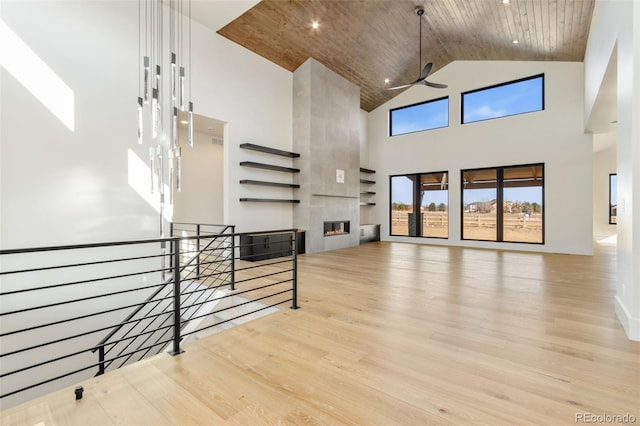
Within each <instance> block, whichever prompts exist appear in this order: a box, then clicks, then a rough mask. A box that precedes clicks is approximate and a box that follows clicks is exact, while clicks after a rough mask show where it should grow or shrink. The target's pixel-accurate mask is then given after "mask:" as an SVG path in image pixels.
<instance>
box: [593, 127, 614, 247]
mask: <svg viewBox="0 0 640 426" xmlns="http://www.w3.org/2000/svg"><path fill="white" fill-rule="evenodd" d="M615 138H616V134H615V133H602V134H594V135H593V139H594V145H598V144H600V143H601V142H600V141H602V140H608V139H613V142H614V143H613V144H607V146H608V148H605V149H602V150H599V151H596V152H594V153H593V238H594V240H595V241H601V240H606V239H607V238H609V237H611V236H613V235H616V225H610V224H609V174H611V173H616V146H615Z"/></svg>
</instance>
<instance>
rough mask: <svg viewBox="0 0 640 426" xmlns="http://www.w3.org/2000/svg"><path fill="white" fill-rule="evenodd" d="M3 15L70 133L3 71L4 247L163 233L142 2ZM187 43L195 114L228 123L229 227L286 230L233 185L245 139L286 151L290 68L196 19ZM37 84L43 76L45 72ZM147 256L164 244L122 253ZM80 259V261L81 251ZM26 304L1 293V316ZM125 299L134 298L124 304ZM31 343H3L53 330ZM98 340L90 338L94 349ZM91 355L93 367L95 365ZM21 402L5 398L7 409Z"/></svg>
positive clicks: (37, 4)
mask: <svg viewBox="0 0 640 426" xmlns="http://www.w3.org/2000/svg"><path fill="white" fill-rule="evenodd" d="M238 3H240V2H210V3H209V6H208V7H210V8H211V9H217V8H225V7H227V6H229V5H237V4H238ZM1 19H2V23H1V24H2V25H4V24H6V25H7V26H8V27H10V29H11V31H13V32H15V33H16V34H17V36H18V37H19V38H20V39H21V40H22V41H23V42H24V43H26V45H28V47H29V49H31V50H32V51H33V52H34V53H35V55H37V56H38V57H39V58H40V59H41V61H42V63H44V64H46V67H45V68H48V69H49V70H50V71H49V73H50V74H53V73H55V75H56V76H57V80H56V78H54V80H56V81H62V82H63V83H64V84H63V85H64V86H67V87H68V88H69V90H70V91H71V92H72V93H73V101H74V102H73V106H74V109H73V112H72V115H71V116H72V117H73V118H74V126H72V127H71V128H69V127H67V126H66V125H65V124H64V123H63V122H62V121H61V120H59V119H58V118H57V117H56V115H54V114H53V113H52V112H51V111H50V110H49V109H48V108H46V107H45V106H43V103H42V102H40V101H39V100H38V99H37V98H36V97H35V96H34V95H32V94H31V92H30V91H28V90H27V89H26V88H25V86H23V85H22V84H21V83H20V82H19V79H18V78H16V77H15V76H14V75H12V74H10V73H9V72H8V71H7V70H6V69H5V68H4V66H3V67H2V68H1V69H0V72H1V75H0V83H1V87H2V91H1V94H0V111H1V112H2V115H1V117H0V169H1V170H0V178H1V179H0V180H1V183H0V185H1V188H0V194H1V199H0V203H1V206H0V212H1V217H2V220H1V224H0V248H2V249H8V248H20V247H32V246H47V245H57V244H73V243H83V242H100V241H113V240H127V239H141V238H152V237H157V236H159V214H158V211H157V192H156V194H154V195H153V196H151V195H150V193H149V186H150V185H149V170H148V168H147V164H148V157H149V146H148V145H146V144H145V145H142V146H139V145H138V144H137V142H136V98H137V96H138V75H139V70H138V60H139V55H138V2H136V1H55V2H52V1H28V2H27V1H8V0H2V9H1ZM192 43H193V46H192V52H193V64H192V76H193V89H192V93H193V101H194V104H195V108H194V109H195V112H196V113H199V114H200V115H205V116H210V117H216V118H219V119H222V120H224V121H226V122H227V123H228V125H227V135H226V139H225V144H226V147H227V148H228V149H225V153H224V161H225V165H230V167H225V181H226V186H225V188H224V197H225V198H226V199H227V201H228V202H227V203H225V211H224V214H223V216H224V217H223V219H224V222H226V223H232V224H238V225H239V227H238V230H243V229H248V228H251V229H268V228H283V227H290V226H291V209H290V206H289V207H287V208H283V207H280V206H269V205H261V206H259V208H256V206H246V205H240V204H239V202H238V197H239V196H241V195H240V194H242V191H243V190H241V189H240V188H239V187H238V186H239V185H238V183H237V181H238V179H239V177H240V176H241V172H240V170H239V169H240V168H239V167H238V166H237V164H238V162H239V161H240V160H241V159H243V156H242V154H241V153H240V150H239V148H238V145H239V144H240V143H242V142H254V143H259V144H264V145H269V146H274V147H278V148H282V149H290V148H291V127H292V126H291V109H292V107H291V105H292V99H291V73H290V72H288V71H286V70H284V69H282V68H280V67H278V66H276V65H274V64H272V63H270V62H268V61H266V60H264V59H262V58H260V57H258V56H256V55H255V54H253V53H251V52H249V51H248V50H246V49H243V48H241V47H239V46H238V45H236V44H234V43H232V42H230V41H228V40H226V39H223V38H222V37H221V36H218V35H217V34H216V33H215V32H214V31H212V30H209V29H206V28H205V27H203V26H202V25H200V24H197V23H195V24H194V25H193V32H192ZM8 46H9V45H8V43H7V39H6V38H5V37H4V36H3V37H2V40H1V42H0V49H2V50H0V52H4V53H6V50H4V49H6V48H7V47H8ZM22 55H23V56H24V54H22ZM29 71H33V68H30V69H29ZM36 80H39V81H44V80H43V79H42V78H41V77H38V78H36ZM48 87H50V85H49V86H48ZM54 99H55V96H54ZM183 149H185V148H184V147H183ZM187 173H189V172H187ZM104 252H107V251H106V250H105V251H104ZM149 252H152V253H154V254H155V253H157V247H156V246H154V247H152V248H150V247H142V248H140V247H137V248H135V249H123V250H118V255H120V256H122V257H125V256H127V255H128V254H131V255H138V256H141V255H145V254H149ZM101 253H102V252H101ZM93 255H94V253H86V254H83V255H82V256H83V258H84V257H91V256H93ZM73 260H75V261H80V259H79V258H78V256H75V257H74V259H73ZM46 261H47V262H51V263H56V262H58V261H69V258H67V257H65V256H64V255H63V254H55V255H48V256H47V257H46ZM19 263H20V264H23V263H24V262H22V260H21V261H20V262H13V261H7V259H3V268H7V269H11V267H12V266H14V265H18V264H19ZM72 263H73V262H72ZM152 263H154V264H153V265H151V266H150V265H148V264H147V265H142V267H148V269H149V270H151V269H157V264H156V263H157V262H152ZM129 267H131V266H129ZM156 275H157V274H146V275H142V276H135V277H134V279H133V278H132V279H130V280H128V281H117V282H110V285H109V287H108V288H109V290H114V291H116V290H119V289H123V288H125V287H128V286H140V285H144V284H145V283H155V282H158V277H157V276H156ZM77 276H78V274H72V273H69V274H65V276H63V277H61V278H60V280H70V281H72V280H73V279H74V278H76V277H77ZM46 279H51V278H50V277H49V276H47V278H46ZM46 279H45V278H42V279H41V277H38V279H37V280H34V282H33V283H32V284H34V283H35V284H43V283H44V284H46ZM22 281H24V280H19V279H18V280H17V281H16V280H11V279H9V278H7V277H3V278H2V284H1V285H2V288H3V289H6V288H13V287H10V286H18V287H17V288H23V287H24V286H25V285H26V284H25V283H24V282H22ZM92 288H95V287H92ZM101 288H102V287H101ZM77 295H78V292H77V289H71V288H70V289H68V290H67V289H65V288H60V289H56V292H55V297H57V298H60V300H69V299H71V298H73V297H76V296H77ZM42 297H45V296H42ZM29 298H30V299H32V300H30V301H29V300H27V302H30V303H28V305H29V306H33V304H34V302H35V303H37V302H38V300H37V298H36V297H29ZM47 298H48V295H47ZM24 299H26V298H25V297H15V298H13V299H12V298H10V297H9V298H8V297H3V298H2V310H3V311H7V310H11V309H14V308H15V307H18V306H21V305H22V304H23V302H25V300H24ZM47 300H49V299H47ZM99 300H100V299H99ZM114 303H116V302H114ZM117 303H120V304H122V303H124V302H122V301H120V300H118V301H117ZM128 303H135V302H134V301H133V300H128ZM106 308H107V306H105V304H104V303H102V302H101V301H100V302H99V303H96V304H91V303H85V304H83V306H82V308H81V309H74V308H73V307H72V306H71V307H69V308H67V309H68V310H73V311H74V312H75V313H78V312H81V313H84V312H87V311H88V312H93V311H96V310H98V309H106ZM38 313H39V315H32V316H29V320H30V321H36V320H37V321H39V322H40V323H46V322H49V321H54V320H55V319H58V318H60V315H62V316H63V317H64V315H65V314H66V317H68V316H69V315H72V314H73V312H71V313H65V312H63V313H60V312H57V313H55V314H56V315H58V316H56V317H55V318H54V317H53V316H52V315H53V314H54V313H53V312H52V311H51V310H47V311H46V312H45V310H42V311H39V312H38ZM125 315H126V312H117V313H115V314H113V316H115V317H116V318H115V321H116V322H117V320H118V318H123V317H124V316H125ZM83 323H84V324H85V325H87V324H88V325H91V326H92V327H101V326H104V325H105V324H114V318H110V319H105V318H103V319H101V320H98V319H95V318H94V321H92V322H89V321H85V322H83ZM12 327H13V324H12V320H8V319H4V320H3V321H2V323H1V328H2V330H0V331H2V332H5V331H7V330H11V329H13V328H12ZM65 327H66V326H60V327H59V328H65ZM70 330H78V329H77V328H74V326H72V325H70V326H68V327H66V329H65V330H64V331H65V332H69V331H70ZM57 331H58V330H56V332H57ZM36 334H37V335H36ZM27 337H28V338H26V337H24V336H23V335H19V336H18V337H17V338H15V339H12V338H8V337H6V338H3V340H2V345H3V347H7V348H11V347H13V345H14V344H20V345H25V344H27V345H28V344H29V343H30V342H39V341H41V340H42V339H46V338H47V337H48V335H46V334H45V333H42V332H40V333H32V334H31V335H29V336H27ZM98 340H99V337H96V336H93V335H92V336H90V343H89V344H91V342H96V343H97V341H98ZM85 343H86V342H85ZM5 345H6V346H5ZM85 347H86V346H85ZM67 349H68V348H65V350H67ZM42 354H44V356H45V357H46V356H48V354H49V353H48V352H44V351H41V352H40V353H39V355H38V356H42ZM88 356H89V357H90V358H91V360H94V358H95V357H94V355H91V354H89V355H88ZM19 358H23V359H26V357H19ZM18 361H20V360H17V361H16V362H18ZM12 365H13V361H11V364H10V363H9V362H3V363H2V368H3V371H4V369H5V368H12ZM60 371H65V370H64V369H63V368H61V369H60ZM94 373H95V371H88V372H86V374H87V375H93V374H94ZM49 376H50V374H49ZM11 380H13V379H11V378H5V379H3V386H4V385H5V384H6V386H7V387H9V386H10V384H9V383H10V381H11ZM17 380H20V379H19V378H18V379H17ZM78 380H80V378H78V377H77V376H74V377H72V378H71V379H68V380H67V381H66V382H64V381H60V382H59V381H56V382H53V383H52V384H51V386H50V387H44V388H36V389H35V390H34V393H31V394H27V395H26V396H33V395H34V394H38V393H39V392H43V391H50V390H52V389H54V388H55V387H59V386H64V385H65V384H67V385H68V384H70V383H72V382H76V381H78ZM24 397H25V396H24V395H19V396H18V397H16V398H11V400H10V401H7V400H5V401H2V404H3V407H4V406H7V405H5V404H9V405H11V404H14V403H16V402H19V401H20V399H21V398H24Z"/></svg>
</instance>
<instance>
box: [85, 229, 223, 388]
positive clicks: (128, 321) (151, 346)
mask: <svg viewBox="0 0 640 426" xmlns="http://www.w3.org/2000/svg"><path fill="white" fill-rule="evenodd" d="M193 225H195V226H196V227H197V232H196V235H195V236H197V237H198V238H197V239H196V241H197V242H198V243H197V246H198V249H197V250H196V252H195V254H193V256H191V257H190V258H188V260H187V261H186V262H185V263H184V264H181V266H180V268H179V269H180V273H183V272H184V271H185V270H187V269H189V268H190V267H192V266H193V265H194V264H195V265H197V267H196V269H197V270H199V269H200V267H201V266H200V265H201V260H200V259H201V256H202V254H203V253H207V252H209V251H211V250H216V249H219V248H221V246H222V245H223V244H224V243H225V241H224V240H225V239H227V238H229V237H226V236H225V234H226V233H227V231H229V230H230V231H231V233H232V234H233V233H234V231H235V226H233V225H205V224H193ZM174 226H175V225H174V223H173V222H172V223H171V224H170V229H171V234H172V235H171V236H172V237H173V236H175V235H173V233H174V230H175V228H174ZM222 226H224V227H223V229H222V230H221V231H220V233H219V234H217V235H215V236H214V235H211V234H202V233H201V232H202V229H204V228H212V227H222ZM209 231H211V230H210V229H209ZM221 236H222V238H219V237H221ZM231 238H232V237H231ZM203 239H204V240H207V239H210V240H211V241H209V242H208V243H207V244H206V245H205V246H204V247H203V248H199V247H200V242H201V240H203ZM186 241H187V242H188V241H191V240H186ZM214 243H215V244H216V245H215V246H214V247H212V245H214ZM231 245H233V242H232V244H231ZM181 253H182V254H184V252H182V251H181ZM191 253H192V252H191ZM186 254H187V255H188V254H190V252H187V253H186ZM207 256H208V255H207ZM232 257H233V256H231V258H232ZM170 259H171V261H170V262H169V263H170V265H171V267H173V256H170ZM189 274H191V275H192V273H188V276H189ZM169 275H170V276H169V278H167V279H166V280H165V281H164V285H162V286H161V287H159V288H158V289H157V290H156V291H154V292H153V293H152V294H151V295H150V296H149V297H147V299H146V300H145V301H144V302H142V303H140V304H139V305H138V307H137V308H136V309H134V311H133V312H131V313H130V314H129V315H127V317H126V318H125V319H124V320H122V322H121V323H120V324H119V325H117V326H116V327H114V329H113V330H112V331H111V332H110V333H109V334H107V335H106V336H105V337H104V338H103V339H102V340H101V341H100V342H98V344H97V345H96V346H95V348H94V349H93V350H92V352H94V353H95V352H96V351H97V352H98V361H99V367H98V372H97V373H96V376H98V375H101V374H104V373H105V372H106V371H107V369H108V368H109V367H110V366H111V365H112V364H113V363H114V362H115V361H116V360H119V365H118V366H117V367H116V368H120V367H123V366H124V365H126V364H127V363H128V362H129V361H130V360H131V359H133V357H134V355H136V350H137V349H139V348H146V351H144V352H143V353H142V354H141V355H139V356H138V357H137V359H135V361H140V360H142V359H144V358H146V357H147V356H149V354H151V355H154V354H157V353H159V352H161V351H162V350H163V349H164V346H165V345H164V344H163V343H162V339H163V338H165V336H166V335H167V333H168V332H170V331H171V328H170V327H169V326H167V325H166V324H167V322H168V320H170V319H171V316H170V312H169V311H167V309H169V308H171V304H172V301H173V296H172V293H173V286H172V284H173V281H174V279H173V273H171V274H169ZM182 280H184V278H182ZM223 284H230V285H231V287H232V288H233V281H231V283H227V282H223V283H221V284H220V285H219V286H221V285H223ZM163 291H165V293H166V294H165V295H162V296H160V297H159V298H158V296H159V295H160V293H162V292H163ZM154 302H155V303H154ZM163 302H167V304H166V305H165V306H162V307H160V305H161V304H163ZM185 302H186V301H185ZM149 304H153V306H151V307H150V308H149V309H148V310H147V313H146V314H143V315H142V318H139V319H138V320H137V321H136V320H134V318H135V317H136V315H138V314H140V313H141V312H142V310H143V309H144V308H148V305H149ZM158 310H159V311H160V313H158V312H157V311H158ZM153 312H156V314H155V315H152V313H153ZM149 315H152V319H151V320H150V321H148V323H147V324H146V326H144V327H143V328H142V330H140V331H139V333H138V334H142V335H144V336H146V337H144V338H143V339H142V342H139V344H138V347H136V348H132V346H133V344H134V342H135V341H136V339H137V337H135V338H130V337H129V336H130V335H131V333H133V331H134V330H135V329H136V327H137V326H138V325H140V324H141V322H142V321H143V320H145V319H149ZM163 317H164V319H163V320H161V323H160V324H159V325H158V324H156V321H158V320H160V319H161V318H163ZM124 326H129V327H128V330H127V331H126V332H125V333H123V335H121V336H119V338H118V339H117V340H115V341H110V340H111V339H112V338H113V337H114V336H115V335H116V334H117V333H118V332H119V331H120V330H121V329H122V328H123V327H124ZM151 327H155V330H154V331H153V332H149V333H147V330H149V329H150V328H151ZM163 329H164V332H162V333H161V334H160V335H159V336H157V337H156V339H155V341H154V339H153V335H154V333H155V332H156V331H159V330H163ZM138 337H139V336H138ZM126 341H128V343H126V344H125V345H124V347H123V348H121V349H120V351H119V352H118V353H117V355H116V356H115V357H114V358H113V359H112V360H111V361H109V362H105V358H106V356H107V355H108V354H109V353H110V352H111V351H112V350H114V349H115V348H116V347H117V345H118V344H119V343H123V342H126ZM107 346H110V347H109V348H108V349H105V348H106V347H107ZM127 350H129V351H130V352H129V355H127V356H126V357H125V358H124V359H119V357H120V356H121V355H122V354H124V353H125V352H126V351H127Z"/></svg>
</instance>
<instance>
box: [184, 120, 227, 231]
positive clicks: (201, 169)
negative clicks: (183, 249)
mask: <svg viewBox="0 0 640 426" xmlns="http://www.w3.org/2000/svg"><path fill="white" fill-rule="evenodd" d="M180 137H181V138H183V139H182V140H185V139H184V138H185V137H186V132H185V131H184V130H181V132H180ZM223 157H224V149H223V145H220V144H217V143H212V138H211V136H210V135H207V134H205V133H198V132H194V134H193V149H188V148H183V149H182V191H181V192H177V191H176V192H175V194H174V200H175V202H174V207H173V221H174V222H189V223H208V224H223V223H224V209H223V206H224V194H223V188H224V182H223V169H224V166H223V164H224V163H223V161H224V158H223Z"/></svg>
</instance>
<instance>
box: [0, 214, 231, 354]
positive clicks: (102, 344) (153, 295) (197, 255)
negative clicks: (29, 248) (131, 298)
mask: <svg viewBox="0 0 640 426" xmlns="http://www.w3.org/2000/svg"><path fill="white" fill-rule="evenodd" d="M173 223H179V222H172V224H173ZM210 226H225V225H210ZM227 229H233V225H226V226H225V228H224V229H223V230H222V231H221V233H220V234H219V235H222V234H224V232H226V231H227ZM207 236H211V235H208V234H207ZM198 237H200V235H198ZM175 238H177V237H172V238H171V240H172V241H174V240H175ZM190 238H191V239H192V238H193V237H190ZM214 242H215V239H212V240H211V241H210V242H209V244H207V246H206V247H205V248H203V249H201V250H200V251H198V252H197V253H196V254H195V255H193V256H192V257H191V259H189V260H188V261H187V263H185V264H184V265H183V266H182V267H181V268H180V271H181V272H182V271H184V269H185V268H187V267H188V266H190V265H191V263H192V262H193V261H194V260H195V259H197V258H199V257H200V253H201V252H202V251H204V250H206V249H208V248H209V246H210V245H211V244H213V243H214ZM0 254H1V253H0ZM172 282H173V277H170V278H168V279H167V280H165V282H164V283H163V284H162V285H161V287H159V288H158V289H157V290H156V291H154V292H153V293H152V294H151V295H150V296H149V297H147V299H146V300H145V301H144V302H142V303H140V305H138V307H137V308H136V309H135V310H134V311H133V312H131V313H130V314H129V315H127V316H126V318H125V319H124V320H122V323H120V325H118V326H117V327H115V328H114V329H113V330H112V331H111V332H110V333H109V334H107V335H106V336H105V337H104V338H103V339H102V340H100V342H98V344H97V345H96V347H95V348H93V350H92V351H91V352H92V353H95V352H96V351H97V350H98V348H99V347H101V346H104V344H105V343H106V342H107V341H108V340H109V339H111V338H112V337H113V335H114V334H116V333H117V332H118V331H120V329H121V328H122V327H123V326H124V324H125V323H126V322H127V321H129V320H131V318H133V317H134V316H135V315H137V314H138V312H140V311H141V310H142V308H143V307H144V306H146V304H147V303H149V302H150V301H151V300H153V298H155V297H156V296H157V295H158V294H160V292H161V291H162V290H164V289H165V288H166V286H167V285H169V284H171V283H172Z"/></svg>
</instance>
